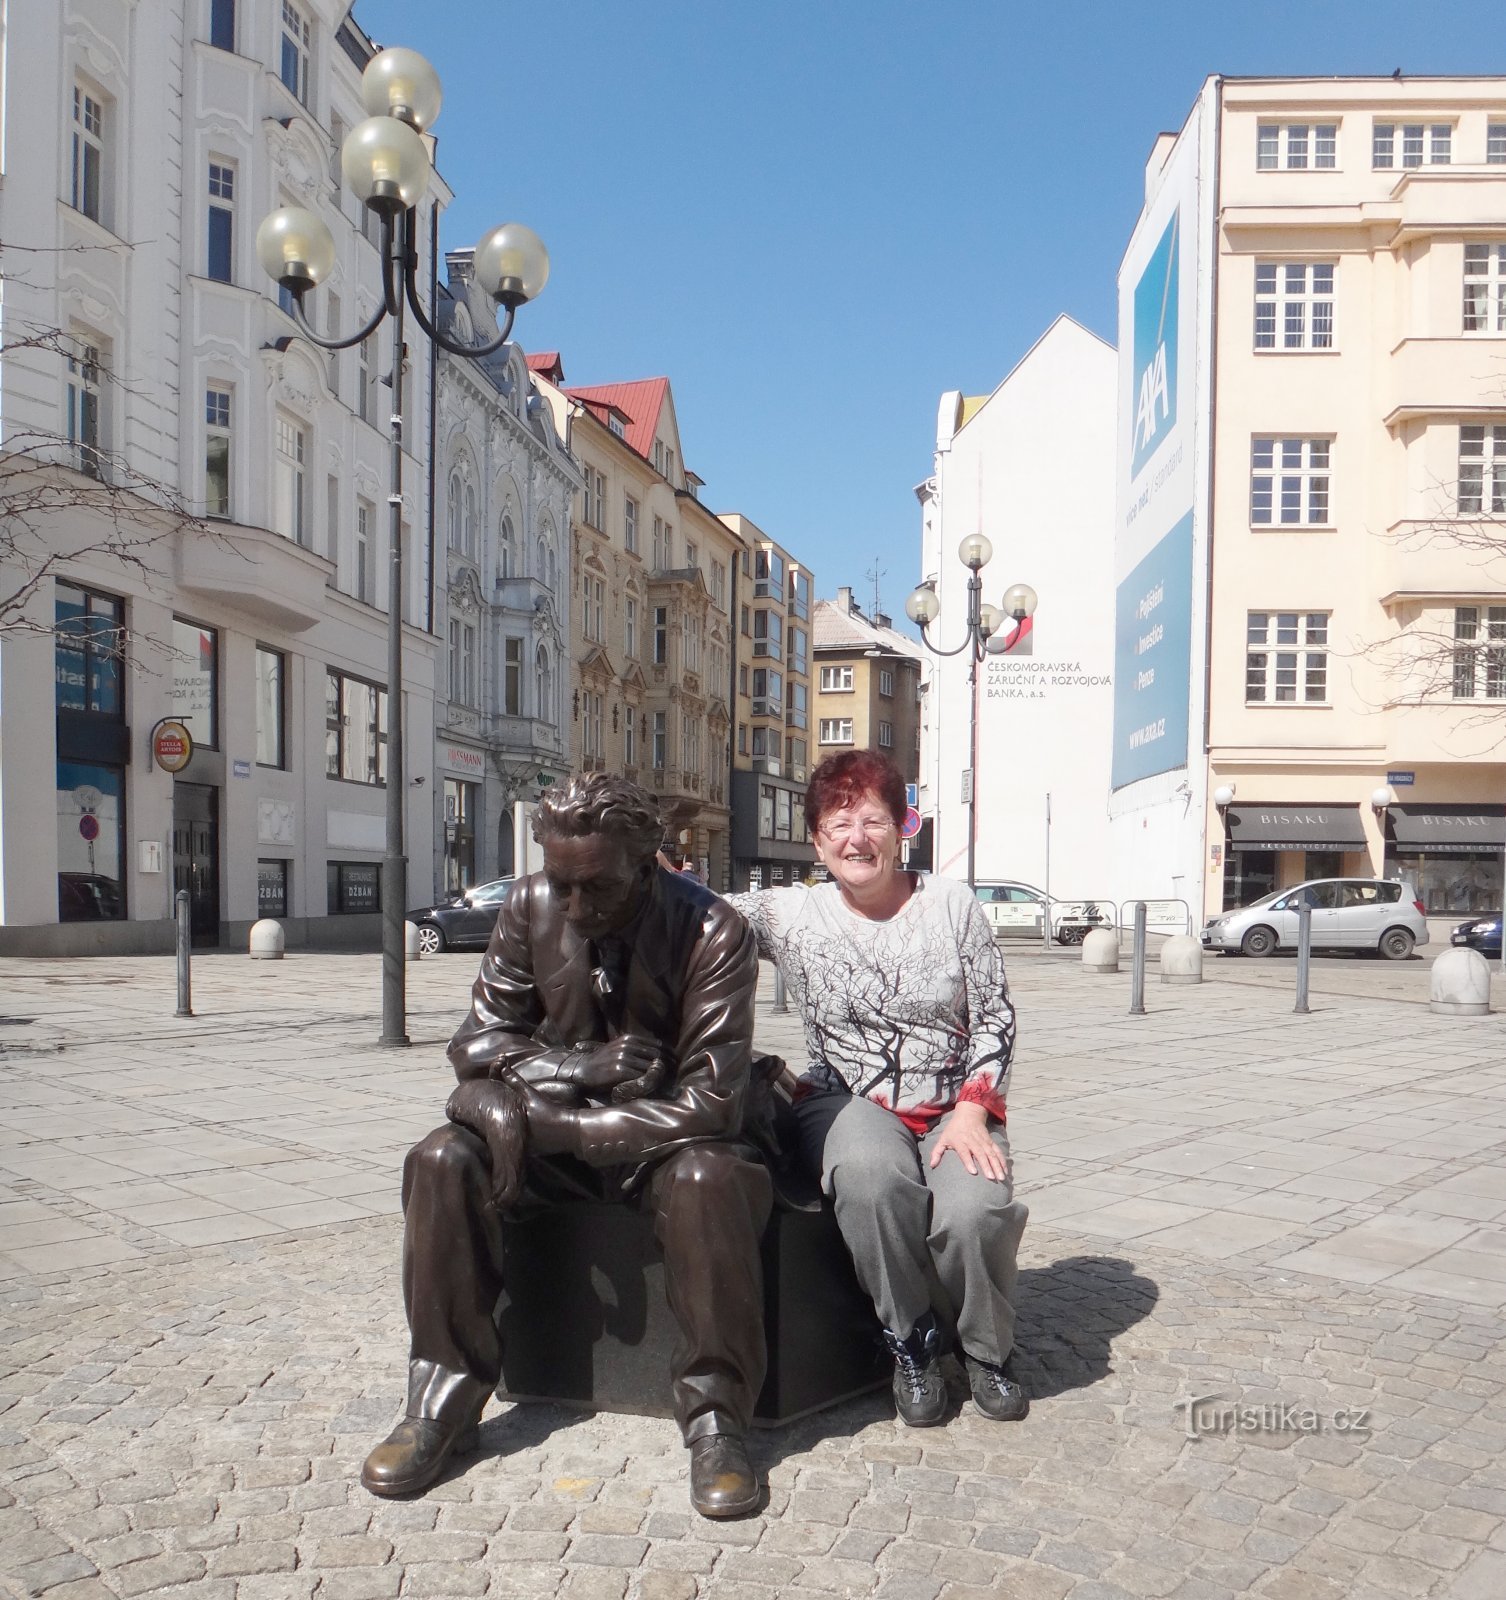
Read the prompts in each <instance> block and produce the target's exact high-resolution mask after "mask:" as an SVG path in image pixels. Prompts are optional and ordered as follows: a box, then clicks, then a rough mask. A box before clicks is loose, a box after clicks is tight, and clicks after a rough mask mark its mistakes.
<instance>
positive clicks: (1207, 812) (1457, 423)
mask: <svg viewBox="0 0 1506 1600" xmlns="http://www.w3.org/2000/svg"><path fill="white" fill-rule="evenodd" d="M1119 318H1120V335H1121V337H1120V351H1121V375H1120V391H1119V393H1120V408H1121V409H1120V426H1119V438H1118V445H1117V455H1118V459H1119V463H1120V472H1119V484H1120V487H1119V505H1118V518H1117V530H1116V531H1117V557H1116V566H1115V570H1116V579H1117V583H1118V610H1117V636H1118V651H1119V666H1118V670H1117V674H1116V684H1115V700H1116V706H1115V710H1116V718H1115V745H1114V763H1113V765H1114V776H1113V782H1114V797H1113V811H1114V828H1115V844H1116V866H1117V867H1119V868H1120V869H1121V876H1120V878H1119V891H1120V892H1119V897H1120V898H1123V897H1124V896H1125V895H1126V894H1127V893H1130V892H1135V893H1139V894H1152V895H1165V896H1169V897H1175V898H1178V899H1182V900H1185V901H1186V902H1188V904H1189V905H1190V907H1191V911H1192V915H1193V918H1194V920H1195V921H1200V920H1201V916H1202V915H1203V914H1205V913H1213V912H1217V911H1219V910H1220V909H1222V908H1223V907H1224V906H1226V905H1237V904H1246V903H1248V902H1249V901H1250V900H1252V899H1254V898H1256V897H1258V896H1259V895H1260V894H1262V893H1264V892H1266V891H1268V890H1272V889H1277V888H1285V887H1288V886H1290V885H1292V884H1294V883H1297V882H1300V881H1301V880H1302V879H1304V878H1330V877H1344V876H1357V877H1368V876H1379V875H1383V874H1384V875H1388V876H1395V877H1404V878H1407V879H1409V880H1410V881H1411V882H1412V883H1413V884H1414V885H1415V886H1416V889H1417V892H1418V894H1419V896H1420V898H1422V899H1423V900H1424V901H1425V903H1426V906H1427V909H1428V910H1429V912H1431V913H1436V914H1438V915H1439V916H1441V917H1444V918H1448V917H1457V916H1459V915H1463V914H1466V913H1469V912H1473V911H1480V910H1485V909H1493V908H1494V907H1496V906H1497V905H1499V903H1500V899H1499V897H1500V884H1501V860H1502V849H1503V846H1506V805H1503V804H1502V798H1503V795H1506V761H1503V758H1502V752H1501V748H1500V740H1499V733H1498V730H1499V727H1500V718H1501V714H1502V706H1503V704H1506V673H1503V671H1502V669H1501V661H1502V641H1503V640H1506V571H1503V570H1502V568H1501V566H1500V564H1499V551H1500V549H1501V543H1500V540H1501V535H1502V532H1503V531H1506V369H1503V365H1502V361H1501V354H1502V352H1503V351H1506V79H1503V78H1500V77H1495V78H1486V77H1476V78H1403V77H1400V76H1399V75H1398V76H1397V77H1395V78H1392V77H1386V78H1351V79H1331V78H1324V79H1300V78H1296V79H1294V78H1243V79H1242V78H1227V79H1224V78H1212V79H1209V80H1208V82H1207V83H1206V84H1205V85H1204V86H1203V88H1202V90H1201V91H1200V93H1199V95H1198V97H1197V100H1196V101H1195V103H1194V105H1193V107H1192V110H1191V112H1190V114H1189V116H1188V118H1187V121H1186V122H1185V124H1184V125H1183V127H1182V128H1181V130H1180V132H1178V133H1176V134H1170V133H1168V134H1163V135H1161V137H1160V139H1159V140H1158V141H1157V142H1156V144H1155V147H1154V149H1153V150H1152V152H1151V156H1150V159H1149V162H1148V163H1147V167H1146V180H1145V204H1144V209H1143V211H1142V214H1141V217H1140V219H1139V221H1138V223H1137V224H1136V227H1135V231H1134V235H1133V237H1132V239H1131V241H1130V245H1129V248H1128V250H1127V252H1126V255H1125V258H1124V262H1123V265H1122V267H1121V271H1120V280H1119ZM1224 791H1230V792H1229V793H1224ZM1220 800H1226V801H1228V802H1229V803H1227V804H1224V805H1221V804H1220V803H1219V801H1220ZM1445 926H1446V924H1445ZM1435 936H1436V935H1435Z"/></svg>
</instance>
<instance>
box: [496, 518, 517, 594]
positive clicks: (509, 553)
mask: <svg viewBox="0 0 1506 1600" xmlns="http://www.w3.org/2000/svg"><path fill="white" fill-rule="evenodd" d="M498 533H499V534H500V537H499V538H498V540H497V576H498V577H499V578H516V577H518V576H520V574H519V572H518V551H517V545H516V544H515V542H514V540H515V535H514V532H513V526H512V518H511V517H510V516H508V515H507V513H506V512H505V511H504V512H503V513H502V526H501V528H500V529H499V530H498Z"/></svg>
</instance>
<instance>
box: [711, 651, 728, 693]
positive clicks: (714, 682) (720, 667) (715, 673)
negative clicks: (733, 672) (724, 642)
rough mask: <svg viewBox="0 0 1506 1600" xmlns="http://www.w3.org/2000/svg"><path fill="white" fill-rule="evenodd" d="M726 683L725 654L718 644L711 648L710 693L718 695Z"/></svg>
mask: <svg viewBox="0 0 1506 1600" xmlns="http://www.w3.org/2000/svg"><path fill="white" fill-rule="evenodd" d="M726 682H727V652H726V651H725V650H724V649H722V647H721V646H720V645H719V644H714V645H712V647H711V692H712V693H713V694H720V693H721V692H722V690H723V688H724V687H725V685H726Z"/></svg>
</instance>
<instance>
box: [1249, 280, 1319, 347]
mask: <svg viewBox="0 0 1506 1600" xmlns="http://www.w3.org/2000/svg"><path fill="white" fill-rule="evenodd" d="M1255 348H1256V349H1257V350H1332V349H1333V263H1332V262H1331V261H1314V262H1310V263H1309V262H1305V261H1258V262H1256V264H1255Z"/></svg>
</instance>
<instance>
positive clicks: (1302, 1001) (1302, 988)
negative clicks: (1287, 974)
mask: <svg viewBox="0 0 1506 1600" xmlns="http://www.w3.org/2000/svg"><path fill="white" fill-rule="evenodd" d="M1312 962H1313V908H1312V904H1311V902H1310V901H1308V900H1307V899H1305V898H1304V899H1303V901H1302V904H1301V905H1300V906H1298V908H1297V1003H1296V1005H1294V1006H1293V1007H1292V1010H1293V1011H1295V1012H1297V1013H1298V1015H1299V1016H1306V1015H1307V1012H1308V1005H1307V980H1308V976H1309V973H1310V972H1311V970H1312Z"/></svg>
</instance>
